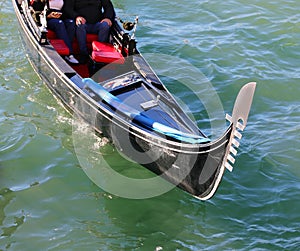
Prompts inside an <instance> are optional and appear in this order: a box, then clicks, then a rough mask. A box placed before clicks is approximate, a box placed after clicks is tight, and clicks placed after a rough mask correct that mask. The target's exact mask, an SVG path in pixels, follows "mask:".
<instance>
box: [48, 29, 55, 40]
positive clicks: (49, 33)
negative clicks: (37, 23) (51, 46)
mask: <svg viewBox="0 0 300 251" xmlns="http://www.w3.org/2000/svg"><path fill="white" fill-rule="evenodd" d="M47 38H48V39H54V38H56V34H55V32H54V31H53V30H49V29H48V33H47Z"/></svg>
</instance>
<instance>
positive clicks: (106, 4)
mask: <svg viewBox="0 0 300 251" xmlns="http://www.w3.org/2000/svg"><path fill="white" fill-rule="evenodd" d="M102 7H103V10H104V12H103V20H102V21H104V20H105V19H109V20H110V21H111V22H112V21H113V20H114V19H115V17H116V13H115V9H114V6H113V4H112V2H111V1H110V0H103V1H102Z"/></svg>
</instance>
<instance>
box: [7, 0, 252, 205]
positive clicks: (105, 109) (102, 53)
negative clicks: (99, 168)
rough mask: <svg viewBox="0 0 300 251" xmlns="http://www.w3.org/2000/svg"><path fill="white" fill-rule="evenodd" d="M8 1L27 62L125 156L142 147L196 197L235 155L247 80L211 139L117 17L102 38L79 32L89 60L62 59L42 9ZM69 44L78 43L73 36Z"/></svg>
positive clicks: (154, 166) (147, 161)
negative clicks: (221, 128)
mask: <svg viewBox="0 0 300 251" xmlns="http://www.w3.org/2000/svg"><path fill="white" fill-rule="evenodd" d="M12 1H13V5H14V9H15V12H16V16H17V18H18V21H19V24H20V32H21V38H22V42H23V43H24V45H25V48H26V49H27V51H28V58H29V60H30V62H31V63H32V66H33V67H34V69H35V70H36V72H37V73H38V74H39V76H40V77H41V78H42V79H43V80H44V82H45V83H46V84H47V86H48V87H49V89H50V90H51V91H52V92H53V93H54V94H55V96H56V97H58V98H59V99H60V100H61V101H62V102H63V104H64V105H65V106H66V108H68V109H69V110H71V111H72V112H75V113H76V114H79V115H80V116H81V117H82V118H84V119H85V120H86V121H88V122H90V123H91V121H92V118H91V116H92V114H94V113H95V112H96V121H94V122H93V123H92V126H93V127H94V128H95V129H96V130H97V131H99V132H101V133H102V134H103V135H104V136H106V137H108V138H109V139H110V140H112V142H113V143H114V145H115V146H116V147H117V148H118V149H119V150H120V151H122V153H123V154H124V155H126V156H127V157H129V158H130V159H132V160H134V161H136V162H138V163H141V162H139V159H140V156H141V154H143V158H144V159H143V163H141V165H143V166H144V167H146V168H148V169H149V170H151V171H152V172H154V173H155V174H157V175H161V177H163V178H164V179H166V180H167V181H169V182H171V183H172V184H174V185H176V186H178V187H179V188H181V189H183V190H184V191H186V192H188V193H190V194H192V195H193V196H195V197H197V198H199V199H201V200H207V199H209V198H211V197H212V196H213V195H214V193H215V192H216V190H217V188H218V186H219V184H220V181H221V179H222V176H223V174H224V171H225V169H226V168H227V169H229V170H230V171H231V170H232V164H234V162H235V156H236V154H237V148H238V147H239V142H238V140H239V139H241V137H242V135H241V131H243V130H244V128H245V126H246V124H247V119H248V114H249V111H250V107H251V104H252V99H253V95H254V91H255V86H256V84H255V83H249V84H247V85H245V86H244V87H243V88H242V89H241V90H240V92H239V94H238V97H237V99H236V102H235V105H234V108H233V113H232V116H229V115H227V116H226V118H227V120H228V121H229V122H230V125H229V127H228V128H227V129H226V130H225V132H224V134H223V135H222V136H221V137H220V138H218V139H216V140H213V141H211V140H210V139H209V138H208V137H207V136H206V135H205V134H204V133H203V132H202V131H201V130H200V129H199V128H198V126H197V125H196V124H195V123H194V122H193V121H192V120H191V119H190V118H189V116H187V115H186V113H185V112H184V111H183V110H182V108H181V107H180V106H179V105H178V104H177V102H176V101H175V99H174V98H173V96H172V95H171V94H170V92H169V91H168V90H167V89H166V87H165V86H164V84H163V83H162V81H161V80H160V79H159V78H158V76H157V75H156V74H155V72H154V71H153V70H152V68H151V67H150V66H149V64H148V63H147V62H146V61H145V59H144V58H143V56H142V55H141V54H140V52H139V51H138V49H137V47H136V40H135V37H134V35H130V34H129V33H128V32H126V31H125V30H124V29H123V28H122V27H121V25H120V21H118V20H115V21H114V23H113V26H112V29H111V33H110V42H109V43H100V42H97V41H96V40H97V36H96V35H94V34H87V42H88V46H89V50H90V59H89V61H88V62H87V63H86V64H82V65H77V66H76V65H70V64H68V63H67V62H66V61H65V60H64V59H63V57H64V56H65V55H68V53H69V52H68V48H67V47H66V45H65V44H64V42H63V41H62V40H59V39H57V38H56V36H55V34H54V32H52V31H51V30H47V27H46V25H45V24H46V21H45V20H44V21H43V14H42V15H41V18H42V22H41V24H40V25H39V24H37V23H36V22H35V21H34V19H33V18H32V10H31V9H30V7H29V6H28V2H27V0H12ZM44 17H45V16H44ZM136 24H137V19H136V21H135V22H134V23H128V22H127V23H123V27H125V28H128V27H129V28H130V29H133V30H135V28H136ZM133 34H134V33H133ZM73 47H74V50H75V51H76V48H77V50H78V44H77V41H76V40H75V41H74V42H73ZM129 143H130V145H131V147H130V148H128V147H127V146H128V144H129ZM132 149H135V151H132Z"/></svg>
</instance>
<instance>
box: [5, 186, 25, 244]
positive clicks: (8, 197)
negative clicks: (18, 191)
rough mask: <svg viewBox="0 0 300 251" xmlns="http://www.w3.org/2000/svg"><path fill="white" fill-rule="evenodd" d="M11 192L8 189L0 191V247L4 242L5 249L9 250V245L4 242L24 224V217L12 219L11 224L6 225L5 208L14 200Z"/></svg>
mask: <svg viewBox="0 0 300 251" xmlns="http://www.w3.org/2000/svg"><path fill="white" fill-rule="evenodd" d="M14 197H15V196H14V194H13V191H12V190H10V189H9V188H2V189H0V247H1V242H2V241H3V240H4V242H5V248H6V249H7V248H9V247H10V245H11V243H9V242H6V240H8V239H9V238H10V237H11V236H12V235H13V234H14V233H15V231H16V230H17V228H18V227H19V226H21V225H22V224H23V223H24V219H25V216H24V215H22V216H20V217H14V220H13V222H9V223H6V222H5V220H6V215H5V208H6V206H7V205H9V203H10V202H11V201H12V200H13V199H14Z"/></svg>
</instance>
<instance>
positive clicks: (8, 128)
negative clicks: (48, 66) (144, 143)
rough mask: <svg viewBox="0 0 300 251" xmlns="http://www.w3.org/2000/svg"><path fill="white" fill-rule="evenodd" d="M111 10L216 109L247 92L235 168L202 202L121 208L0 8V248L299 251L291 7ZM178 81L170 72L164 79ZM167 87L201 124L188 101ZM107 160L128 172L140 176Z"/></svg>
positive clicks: (185, 5)
mask: <svg viewBox="0 0 300 251" xmlns="http://www.w3.org/2000/svg"><path fill="white" fill-rule="evenodd" d="M114 4H115V6H116V9H117V13H118V15H119V16H120V17H123V18H124V19H126V18H128V17H130V18H132V19H133V18H134V16H135V15H139V26H138V30H137V34H136V36H137V37H138V46H139V49H140V51H142V52H143V53H158V54H167V55H170V56H172V57H175V58H178V61H180V60H185V61H187V62H189V63H190V64H192V65H193V66H194V67H195V68H197V69H199V70H200V71H201V72H202V73H203V74H204V75H205V76H206V77H207V79H209V80H210V81H211V83H212V84H213V87H214V91H216V93H217V94H218V95H219V98H220V100H221V101H222V105H223V108H224V110H225V111H226V112H229V113H230V111H231V109H232V106H233V102H234V98H235V95H236V94H237V92H238V90H239V89H240V87H241V86H242V85H243V84H245V83H247V82H250V81H256V82H257V83H258V86H257V90H256V93H255V98H254V103H253V106H252V109H251V114H250V117H249V122H248V125H247V128H246V130H245V132H244V137H243V139H242V141H241V144H242V145H241V147H240V149H239V154H238V158H237V161H236V163H235V165H234V171H233V173H229V172H226V173H225V176H224V179H223V181H222V183H221V186H220V188H219V190H218V191H217V194H216V195H215V197H213V199H212V200H210V201H207V202H201V201H198V200H196V199H194V198H192V197H191V196H189V195H187V194H185V193H184V192H182V191H181V190H179V189H173V190H171V191H170V192H168V193H165V194H163V195H161V196H158V197H154V198H151V199H144V200H129V199H124V198H119V197H117V196H115V195H113V194H109V193H107V192H105V191H103V190H101V189H100V188H99V187H98V186H96V185H94V184H93V183H92V182H91V180H90V179H89V178H88V177H87V176H86V175H85V173H84V172H83V171H82V169H81V166H80V164H79V162H78V160H77V157H76V154H75V151H74V147H73V138H72V116H71V115H70V114H69V113H67V112H66V111H65V110H64V108H62V106H61V105H60V103H59V102H58V101H57V100H56V99H55V98H53V96H52V94H51V93H50V92H49V90H48V89H47V88H46V87H45V85H44V84H43V82H42V81H41V80H40V79H39V77H38V76H37V75H36V73H35V72H34V71H33V69H32V68H31V66H30V64H29V63H28V60H27V58H26V56H25V55H26V51H25V50H24V49H23V48H22V47H21V46H20V45H21V43H20V38H19V33H18V31H17V28H18V26H17V20H16V18H15V16H14V13H13V9H12V5H11V2H10V1H9V0H2V1H1V3H0V10H1V12H0V13H1V14H0V17H1V18H0V41H1V43H0V102H1V104H0V135H1V138H0V250H18V251H19V250H30V251H32V250H149V251H154V250H156V249H157V250H164V251H166V250H184V251H185V250H193V251H198V250H299V249H300V214H299V209H300V201H299V198H300V166H299V159H300V152H299V147H300V124H299V122H300V99H299V94H300V85H299V81H300V42H299V41H300V13H299V10H300V2H299V1H296V0H290V1H283V0H273V1H258V0H254V1H250V2H249V1H245V0H228V1H216V0H210V1H204V0H203V1H202V0H199V1H187V0H183V1H173V2H172V3H171V2H170V1H151V2H149V1H132V0H131V1H114ZM153 39H155V40H153ZM159 70H160V73H161V74H162V75H164V74H165V73H166V72H168V70H169V66H168V62H166V63H165V64H164V67H163V68H160V69H159ZM186 72H187V71H185V69H180V68H178V69H177V70H174V71H173V74H174V79H180V78H188V77H189V75H188V74H187V73H186ZM194 81H197V79H195V80H194ZM169 88H170V89H171V90H172V92H175V93H176V95H177V96H179V97H180V98H181V99H182V100H184V101H186V103H187V106H188V108H189V110H190V111H191V112H192V113H193V114H194V116H195V118H196V119H197V122H198V123H199V124H201V120H202V119H203V116H202V115H201V114H202V111H199V104H198V103H194V102H191V100H190V99H189V95H190V93H188V92H187V91H186V90H185V89H184V88H182V89H181V88H180V87H177V86H171V85H170V86H169ZM204 112H205V111H204ZM206 123H207V122H204V124H206ZM108 151H110V153H109V154H110V155H111V156H113V158H112V159H114V160H113V161H115V165H116V166H118V165H122V166H123V168H126V169H128V170H127V173H128V174H130V173H135V172H140V170H137V169H138V168H139V167H138V166H137V165H135V164H132V163H130V162H129V161H126V160H123V159H121V157H119V156H118V155H117V154H116V153H115V150H114V148H113V147H110V148H109V149H108ZM113 161H112V162H113Z"/></svg>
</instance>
